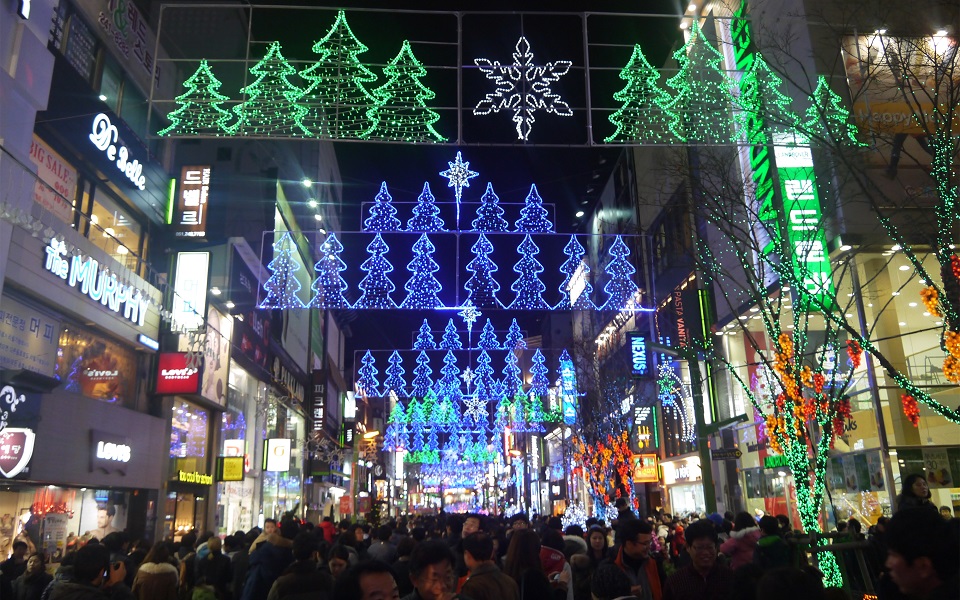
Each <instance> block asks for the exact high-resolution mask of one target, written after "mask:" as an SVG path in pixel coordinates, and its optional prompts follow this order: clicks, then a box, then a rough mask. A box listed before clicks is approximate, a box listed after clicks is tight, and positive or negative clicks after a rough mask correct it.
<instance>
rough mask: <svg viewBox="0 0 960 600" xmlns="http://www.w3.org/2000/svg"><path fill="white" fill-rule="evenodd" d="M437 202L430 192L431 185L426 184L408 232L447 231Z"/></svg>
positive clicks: (408, 224)
mask: <svg viewBox="0 0 960 600" xmlns="http://www.w3.org/2000/svg"><path fill="white" fill-rule="evenodd" d="M436 202H437V199H436V198H434V196H433V193H432V192H431V191H430V184H429V183H426V182H424V184H423V191H422V192H420V196H419V197H418V198H417V205H416V206H414V207H413V216H412V217H410V220H409V221H407V231H423V232H428V231H430V232H432V231H446V229H444V227H443V219H441V218H440V216H439V215H440V208H439V207H437V204H436Z"/></svg>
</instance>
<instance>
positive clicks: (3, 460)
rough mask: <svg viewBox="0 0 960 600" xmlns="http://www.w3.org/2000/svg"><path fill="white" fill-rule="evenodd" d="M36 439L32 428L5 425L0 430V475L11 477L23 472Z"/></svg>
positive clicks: (31, 454) (31, 455)
mask: <svg viewBox="0 0 960 600" xmlns="http://www.w3.org/2000/svg"><path fill="white" fill-rule="evenodd" d="M36 439H37V434H36V433H34V431H33V430H32V429H27V428H23V427H7V428H6V429H4V430H3V431H0V475H3V476H4V477H5V478H7V479H13V478H14V477H16V476H17V475H19V474H20V473H23V472H25V470H26V469H27V467H28V466H29V465H30V459H31V458H32V457H33V444H34V442H35V441H36Z"/></svg>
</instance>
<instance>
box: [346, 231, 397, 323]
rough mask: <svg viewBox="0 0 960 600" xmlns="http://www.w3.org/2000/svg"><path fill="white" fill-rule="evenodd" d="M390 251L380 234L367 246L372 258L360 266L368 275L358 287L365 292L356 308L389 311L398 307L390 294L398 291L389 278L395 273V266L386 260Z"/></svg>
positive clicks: (355, 305)
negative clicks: (392, 272)
mask: <svg viewBox="0 0 960 600" xmlns="http://www.w3.org/2000/svg"><path fill="white" fill-rule="evenodd" d="M389 251H390V247H389V246H387V244H386V242H384V241H383V238H382V237H380V234H379V233H378V234H377V235H376V237H375V238H373V241H372V242H370V244H369V245H368V246H367V252H369V253H370V258H368V259H367V260H365V261H363V264H361V265H360V269H361V270H363V271H364V272H365V273H366V275H365V276H364V278H363V279H361V280H360V283H359V284H358V286H357V287H359V288H360V289H361V290H363V295H362V296H360V299H359V300H357V302H356V303H355V304H354V305H353V307H354V308H358V309H361V308H379V309H388V308H396V307H397V305H396V304H395V303H394V301H393V300H392V299H391V298H390V293H391V292H393V290H395V289H396V286H394V285H393V282H392V281H390V278H389V277H388V276H387V274H388V273H390V272H391V271H393V265H391V264H390V261H388V260H387V259H386V254H387V252H389Z"/></svg>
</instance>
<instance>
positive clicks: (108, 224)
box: [87, 188, 142, 271]
mask: <svg viewBox="0 0 960 600" xmlns="http://www.w3.org/2000/svg"><path fill="white" fill-rule="evenodd" d="M90 224H91V227H90V231H89V233H88V234H87V237H89V238H90V241H91V242H93V243H94V245H96V246H97V247H99V248H101V249H103V251H104V252H106V253H107V254H109V255H110V256H111V257H113V258H114V259H115V260H116V261H117V262H119V263H121V264H122V265H124V266H125V267H127V268H128V269H132V270H134V271H135V270H136V269H137V262H138V257H137V254H138V253H139V252H140V236H141V232H142V228H141V226H140V223H138V222H137V221H136V220H134V219H133V217H131V216H130V215H129V214H128V213H127V212H126V211H124V210H122V209H121V208H120V205H119V204H117V202H116V201H115V200H114V199H113V198H111V197H110V196H109V195H107V193H106V192H105V191H104V190H103V189H102V188H97V191H96V194H95V196H94V199H93V206H92V207H91V209H90Z"/></svg>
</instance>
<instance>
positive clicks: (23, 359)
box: [0, 295, 60, 376]
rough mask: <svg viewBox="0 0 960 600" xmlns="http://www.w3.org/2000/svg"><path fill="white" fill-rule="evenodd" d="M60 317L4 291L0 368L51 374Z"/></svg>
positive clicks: (0, 312)
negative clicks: (53, 315)
mask: <svg viewBox="0 0 960 600" xmlns="http://www.w3.org/2000/svg"><path fill="white" fill-rule="evenodd" d="M59 338H60V321H59V320H58V319H54V318H51V317H49V316H47V315H46V314H43V313H41V312H38V311H37V310H35V309H33V308H30V307H28V306H27V305H25V304H23V303H21V302H18V301H17V300H14V299H13V298H11V297H9V296H7V295H4V296H3V297H2V298H0V369H10V370H11V371H15V370H20V369H26V370H27V371H33V372H34V373H40V374H41V375H47V376H51V375H53V373H54V367H55V366H56V364H57V341H58V340H59Z"/></svg>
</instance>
